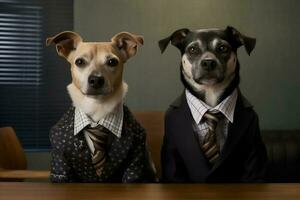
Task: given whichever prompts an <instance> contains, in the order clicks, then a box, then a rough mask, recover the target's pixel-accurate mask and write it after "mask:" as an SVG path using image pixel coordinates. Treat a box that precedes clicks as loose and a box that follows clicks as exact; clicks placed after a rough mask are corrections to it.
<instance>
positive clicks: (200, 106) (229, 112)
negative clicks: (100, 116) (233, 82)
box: [185, 89, 238, 150]
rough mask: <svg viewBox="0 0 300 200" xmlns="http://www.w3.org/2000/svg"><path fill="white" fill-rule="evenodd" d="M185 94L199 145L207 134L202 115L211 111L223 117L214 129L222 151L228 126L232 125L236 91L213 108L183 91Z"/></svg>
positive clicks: (206, 126)
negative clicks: (219, 113)
mask: <svg viewBox="0 0 300 200" xmlns="http://www.w3.org/2000/svg"><path fill="white" fill-rule="evenodd" d="M185 94H186V99H187V103H188V106H189V108H190V111H191V113H192V116H193V118H194V121H195V125H196V126H194V129H195V131H196V133H197V136H198V139H199V142H200V144H202V141H203V138H204V137H205V135H206V134H207V133H208V125H207V123H206V122H205V121H203V120H202V117H203V115H204V114H205V113H206V112H207V111H211V112H221V113H222V114H223V115H224V116H225V118H223V120H221V121H219V123H218V125H217V128H216V134H217V139H218V141H219V144H220V148H221V150H222V149H223V146H224V144H225V141H226V138H227V132H228V124H229V123H233V117H234V110H235V104H236V100H237V96H238V94H237V90H236V89H235V90H234V91H233V92H232V94H231V95H230V96H228V97H227V98H226V99H224V100H223V101H222V102H220V103H219V104H218V105H217V106H215V107H211V106H209V105H207V104H206V103H204V102H203V101H201V100H199V99H198V98H197V97H195V96H194V95H193V94H191V93H190V92H189V91H188V90H186V91H185Z"/></svg>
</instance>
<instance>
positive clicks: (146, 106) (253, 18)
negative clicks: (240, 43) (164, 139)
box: [74, 0, 300, 129]
mask: <svg viewBox="0 0 300 200" xmlns="http://www.w3.org/2000/svg"><path fill="white" fill-rule="evenodd" d="M299 9H300V1H298V0H286V1H280V0H263V1H262V0H252V1H241V0H223V1H218V0H185V1H183V0H144V1H142V0H109V1H107V0H102V1H94V0H84V1H82V0H75V24H74V25H75V31H77V32H79V33H80V34H81V35H82V37H83V38H84V39H85V40H87V41H106V40H109V39H110V38H111V37H112V36H113V35H114V34H116V33H118V32H120V31H131V32H135V33H139V34H142V35H144V37H145V45H144V46H143V47H141V48H140V51H139V52H138V54H137V56H136V57H134V58H133V59H132V60H130V61H129V62H128V63H127V65H126V67H125V80H126V81H127V82H128V84H129V93H128V96H127V104H128V105H129V106H130V108H131V109H132V110H166V108H167V107H168V105H169V104H170V103H171V102H172V101H173V100H174V99H175V98H176V96H178V95H179V94H180V93H181V92H182V85H181V82H180V80H179V62H180V54H179V51H178V50H177V49H175V48H174V47H172V46H170V47H169V49H167V51H166V53H165V54H163V55H161V54H160V51H159V48H158V46H157V41H158V40H159V39H162V38H163V37H165V36H168V35H169V34H170V33H171V32H172V31H174V30H176V29H178V28H183V27H187V28H190V29H199V28H209V27H226V26H227V25H232V26H234V27H236V28H237V29H238V30H240V31H241V32H243V33H247V34H248V35H251V36H254V37H256V38H257V46H256V49H255V50H254V52H253V54H252V55H251V56H250V57H249V56H247V55H246V53H245V51H244V49H242V48H241V49H240V50H239V58H240V62H241V77H242V82H241V89H242V91H243V93H244V94H245V95H246V96H247V97H248V99H249V100H250V101H251V103H252V104H254V106H255V108H256V111H257V112H258V114H259V116H260V122H261V127H262V128H263V129H300V117H299V116H300V107H299V106H298V104H299V103H298V102H299V101H298V99H299V98H300V93H299V90H300V79H299V73H300V59H299V56H298V55H299V52H300V51H299V45H300V26H299V25H300V15H299Z"/></svg>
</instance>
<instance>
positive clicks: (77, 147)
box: [50, 105, 155, 183]
mask: <svg viewBox="0 0 300 200" xmlns="http://www.w3.org/2000/svg"><path fill="white" fill-rule="evenodd" d="M74 112H75V108H74V107H71V108H70V109H69V110H68V111H67V112H66V113H65V114H64V115H63V117H62V118H61V119H60V120H59V122H58V123H57V124H56V125H55V126H53V127H52V128H51V130H50V142H51V146H52V150H51V158H52V160H51V173H50V180H51V181H52V182H123V183H134V182H155V173H154V171H153V168H152V167H151V163H150V159H149V154H148V151H147V148H146V133H145V130H144V129H143V128H142V127H141V125H140V124H139V123H138V122H137V121H136V120H135V118H134V117H133V115H132V114H131V112H130V111H129V109H128V108H127V107H126V106H125V105H124V119H123V127H122V135H121V137H120V138H118V137H116V136H115V135H113V134H112V133H111V134H110V135H109V138H110V139H109V141H110V142H109V149H108V152H107V158H106V163H105V164H104V168H103V171H102V174H101V175H100V176H98V175H97V174H96V170H95V168H94V166H93V164H92V158H91V152H90V149H89V147H88V145H87V143H86V140H85V138H84V134H77V135H76V136H74Z"/></svg>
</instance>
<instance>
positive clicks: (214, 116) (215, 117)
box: [203, 111, 224, 123]
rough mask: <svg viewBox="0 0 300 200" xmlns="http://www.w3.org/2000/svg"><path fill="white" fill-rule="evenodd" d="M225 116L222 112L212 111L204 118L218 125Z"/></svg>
mask: <svg viewBox="0 0 300 200" xmlns="http://www.w3.org/2000/svg"><path fill="white" fill-rule="evenodd" d="M223 116H224V115H223V114H222V113H221V112H211V111H207V112H206V113H205V114H204V115H203V117H204V119H206V120H207V121H213V122H215V123H218V122H219V121H220V120H221V119H222V118H223Z"/></svg>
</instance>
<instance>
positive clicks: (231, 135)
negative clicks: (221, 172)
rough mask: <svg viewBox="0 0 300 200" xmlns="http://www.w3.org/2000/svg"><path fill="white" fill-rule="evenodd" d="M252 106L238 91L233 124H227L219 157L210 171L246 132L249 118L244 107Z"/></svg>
mask: <svg viewBox="0 0 300 200" xmlns="http://www.w3.org/2000/svg"><path fill="white" fill-rule="evenodd" d="M247 107H252V106H251V105H250V104H249V103H248V102H247V101H246V99H244V97H243V96H242V95H241V93H240V91H239V92H238V99H237V103H236V108H235V111H234V120H233V124H232V123H229V125H228V135H227V139H226V142H225V144H224V148H223V150H222V152H221V155H220V159H219V160H218V161H217V162H216V164H215V165H214V167H213V168H212V169H211V173H212V172H213V171H214V170H215V169H217V168H218V167H219V166H220V165H221V164H222V163H223V162H224V161H225V160H226V158H227V157H228V156H229V155H230V154H231V153H232V151H233V150H234V149H235V147H236V145H237V144H238V143H239V141H240V140H241V138H242V136H243V135H244V133H245V132H246V129H247V127H248V124H249V123H250V122H249V119H248V118H247V113H246V108H247Z"/></svg>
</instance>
